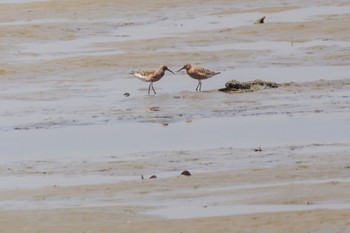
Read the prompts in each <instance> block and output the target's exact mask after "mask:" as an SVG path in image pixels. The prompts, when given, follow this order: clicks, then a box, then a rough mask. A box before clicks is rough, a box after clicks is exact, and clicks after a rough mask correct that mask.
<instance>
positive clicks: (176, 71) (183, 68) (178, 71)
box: [176, 67, 185, 73]
mask: <svg viewBox="0 0 350 233" xmlns="http://www.w3.org/2000/svg"><path fill="white" fill-rule="evenodd" d="M183 69H185V67H182V68H181V69H179V70H178V71H176V73H177V72H179V71H181V70H183Z"/></svg>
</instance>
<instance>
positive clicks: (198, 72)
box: [177, 64, 220, 91]
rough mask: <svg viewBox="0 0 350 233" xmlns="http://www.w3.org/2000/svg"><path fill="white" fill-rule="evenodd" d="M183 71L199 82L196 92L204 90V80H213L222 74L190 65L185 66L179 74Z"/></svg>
mask: <svg viewBox="0 0 350 233" xmlns="http://www.w3.org/2000/svg"><path fill="white" fill-rule="evenodd" d="M183 69H186V72H187V74H188V75H189V76H190V77H191V78H194V79H197V80H198V85H197V88H196V91H201V90H202V80H203V79H208V78H211V77H213V76H215V75H217V74H220V72H215V71H211V70H208V69H205V68H203V67H198V66H192V65H190V64H186V65H184V66H183V67H182V68H181V69H179V70H178V71H177V72H179V71H180V70H183Z"/></svg>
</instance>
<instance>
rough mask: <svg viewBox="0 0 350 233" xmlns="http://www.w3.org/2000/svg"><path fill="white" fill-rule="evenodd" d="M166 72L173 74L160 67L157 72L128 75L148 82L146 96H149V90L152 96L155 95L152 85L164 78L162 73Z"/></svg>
mask: <svg viewBox="0 0 350 233" xmlns="http://www.w3.org/2000/svg"><path fill="white" fill-rule="evenodd" d="M166 70H167V71H169V72H171V73H173V74H175V73H174V72H173V71H171V70H170V69H169V68H168V67H167V66H166V65H161V66H160V67H159V69H158V70H143V71H132V72H131V73H130V74H132V75H134V76H135V77H136V78H138V79H141V80H142V81H145V82H150V84H149V86H148V95H149V94H150V90H151V88H152V90H153V92H154V94H157V93H156V91H155V90H154V87H153V83H154V82H157V81H159V80H160V79H161V78H162V77H163V76H164V73H165V71H166Z"/></svg>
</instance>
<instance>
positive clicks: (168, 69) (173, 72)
mask: <svg viewBox="0 0 350 233" xmlns="http://www.w3.org/2000/svg"><path fill="white" fill-rule="evenodd" d="M166 70H167V71H169V72H171V73H172V74H175V73H174V72H172V71H171V70H170V69H169V68H166Z"/></svg>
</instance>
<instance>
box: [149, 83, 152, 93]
mask: <svg viewBox="0 0 350 233" xmlns="http://www.w3.org/2000/svg"><path fill="white" fill-rule="evenodd" d="M151 86H152V82H151V83H150V84H149V86H148V95H149V92H150V90H151Z"/></svg>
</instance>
